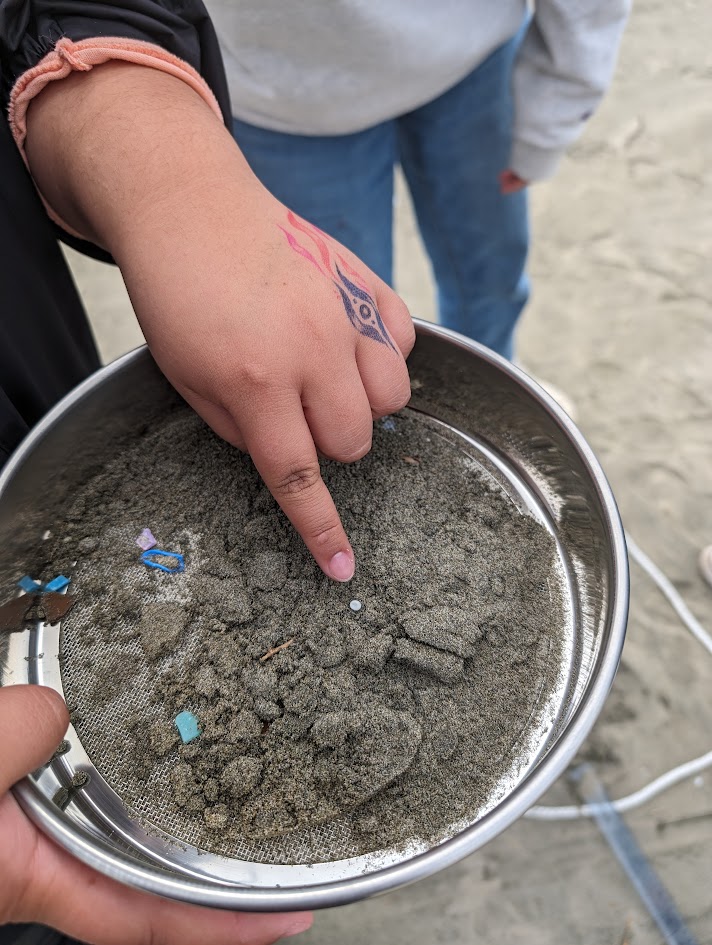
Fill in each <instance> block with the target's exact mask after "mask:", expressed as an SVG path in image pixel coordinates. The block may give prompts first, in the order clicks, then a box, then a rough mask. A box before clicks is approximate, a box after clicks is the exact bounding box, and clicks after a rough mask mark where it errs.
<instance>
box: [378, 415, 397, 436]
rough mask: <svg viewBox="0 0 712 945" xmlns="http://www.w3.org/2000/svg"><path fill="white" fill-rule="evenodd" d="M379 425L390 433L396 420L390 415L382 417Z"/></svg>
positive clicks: (394, 426)
mask: <svg viewBox="0 0 712 945" xmlns="http://www.w3.org/2000/svg"><path fill="white" fill-rule="evenodd" d="M381 426H382V427H383V429H384V430H388V432H389V433H392V432H393V431H394V430H395V428H396V422H395V420H394V419H393V418H392V417H384V418H383V420H381Z"/></svg>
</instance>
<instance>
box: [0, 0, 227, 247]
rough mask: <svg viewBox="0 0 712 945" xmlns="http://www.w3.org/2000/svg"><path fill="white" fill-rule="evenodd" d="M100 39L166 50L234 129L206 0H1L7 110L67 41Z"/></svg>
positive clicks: (0, 56)
mask: <svg viewBox="0 0 712 945" xmlns="http://www.w3.org/2000/svg"><path fill="white" fill-rule="evenodd" d="M101 36H107V37H109V36H115V37H121V38H124V39H134V40H142V41H143V42H147V43H153V44H154V45H157V46H162V47H163V49H165V50H166V51H167V52H169V53H172V54H173V55H174V56H178V57H179V58H180V59H183V60H184V61H185V62H187V63H188V64H189V65H191V66H192V67H193V68H194V69H195V70H196V71H197V72H199V73H200V74H201V75H202V77H203V78H204V79H205V81H206V82H207V84H208V85H209V86H210V88H211V89H212V91H213V93H214V94H215V97H216V98H217V100H218V103H219V105H220V109H221V111H222V114H223V118H224V120H225V123H226V124H227V125H228V126H229V125H230V122H231V116H230V100H229V96H228V90H227V80H226V78H225V70H224V68H223V62H222V56H221V55H220V47H219V45H218V40H217V36H216V35H215V30H214V28H213V24H212V22H211V20H210V17H209V16H208V12H207V10H206V9H205V7H204V6H203V3H202V0H117V2H105V3H93V2H91V0H0V67H1V70H2V72H1V74H0V98H1V100H2V107H3V110H4V111H5V110H6V109H7V105H8V101H9V97H10V91H11V89H12V87H13V85H14V84H15V82H16V81H17V79H18V78H19V77H20V76H21V75H22V74H23V73H24V72H26V71H27V70H28V69H31V68H32V67H33V66H36V65H37V63H38V62H39V61H40V60H41V59H42V58H43V57H44V56H45V55H46V54H47V53H48V52H51V51H52V49H54V46H55V45H56V43H57V41H58V40H60V39H62V38H63V37H67V38H68V39H70V40H72V41H73V42H79V40H82V39H92V38H96V37H101ZM56 232H57V235H58V236H61V238H62V239H63V240H64V241H65V242H67V243H70V244H71V245H73V246H75V248H77V249H79V250H81V251H82V252H85V253H89V254H90V255H92V256H97V257H98V258H101V259H106V258H108V257H107V256H106V254H104V253H103V252H102V251H101V250H98V249H97V248H96V247H95V246H92V245H91V244H88V243H85V242H83V241H81V240H77V239H74V238H73V237H71V236H69V235H68V234H67V233H65V232H64V231H63V230H61V229H60V228H59V227H57V228H56Z"/></svg>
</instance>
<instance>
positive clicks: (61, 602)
mask: <svg viewBox="0 0 712 945" xmlns="http://www.w3.org/2000/svg"><path fill="white" fill-rule="evenodd" d="M74 601H75V598H74V597H72V596H71V595H70V594H58V593H57V592H56V591H49V592H48V593H47V594H43V595H42V597H41V598H40V604H39V606H40V608H41V609H42V610H43V611H44V616H45V620H46V622H47V623H48V624H50V626H51V625H52V624H55V623H57V621H58V620H61V619H62V617H66V616H67V614H68V613H69V611H70V610H71V609H72V607H73V606H74Z"/></svg>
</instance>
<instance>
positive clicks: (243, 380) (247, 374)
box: [237, 360, 274, 391]
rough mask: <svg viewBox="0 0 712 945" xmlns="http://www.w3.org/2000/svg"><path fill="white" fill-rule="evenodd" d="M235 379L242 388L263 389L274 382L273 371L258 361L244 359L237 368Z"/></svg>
mask: <svg viewBox="0 0 712 945" xmlns="http://www.w3.org/2000/svg"><path fill="white" fill-rule="evenodd" d="M237 381H238V384H239V386H240V387H241V388H242V389H243V390H259V391H263V390H266V389H267V388H269V387H272V386H273V384H274V371H273V369H272V367H271V366H270V365H267V364H261V363H259V361H256V360H255V361H245V362H244V363H243V364H241V365H240V367H239V368H238V369H237Z"/></svg>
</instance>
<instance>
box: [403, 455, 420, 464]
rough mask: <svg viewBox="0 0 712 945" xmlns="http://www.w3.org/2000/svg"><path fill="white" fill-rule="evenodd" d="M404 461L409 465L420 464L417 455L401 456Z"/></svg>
mask: <svg viewBox="0 0 712 945" xmlns="http://www.w3.org/2000/svg"><path fill="white" fill-rule="evenodd" d="M402 459H403V462H404V463H408V465H409V466H420V460H419V459H418V457H417V456H403V457H402Z"/></svg>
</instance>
